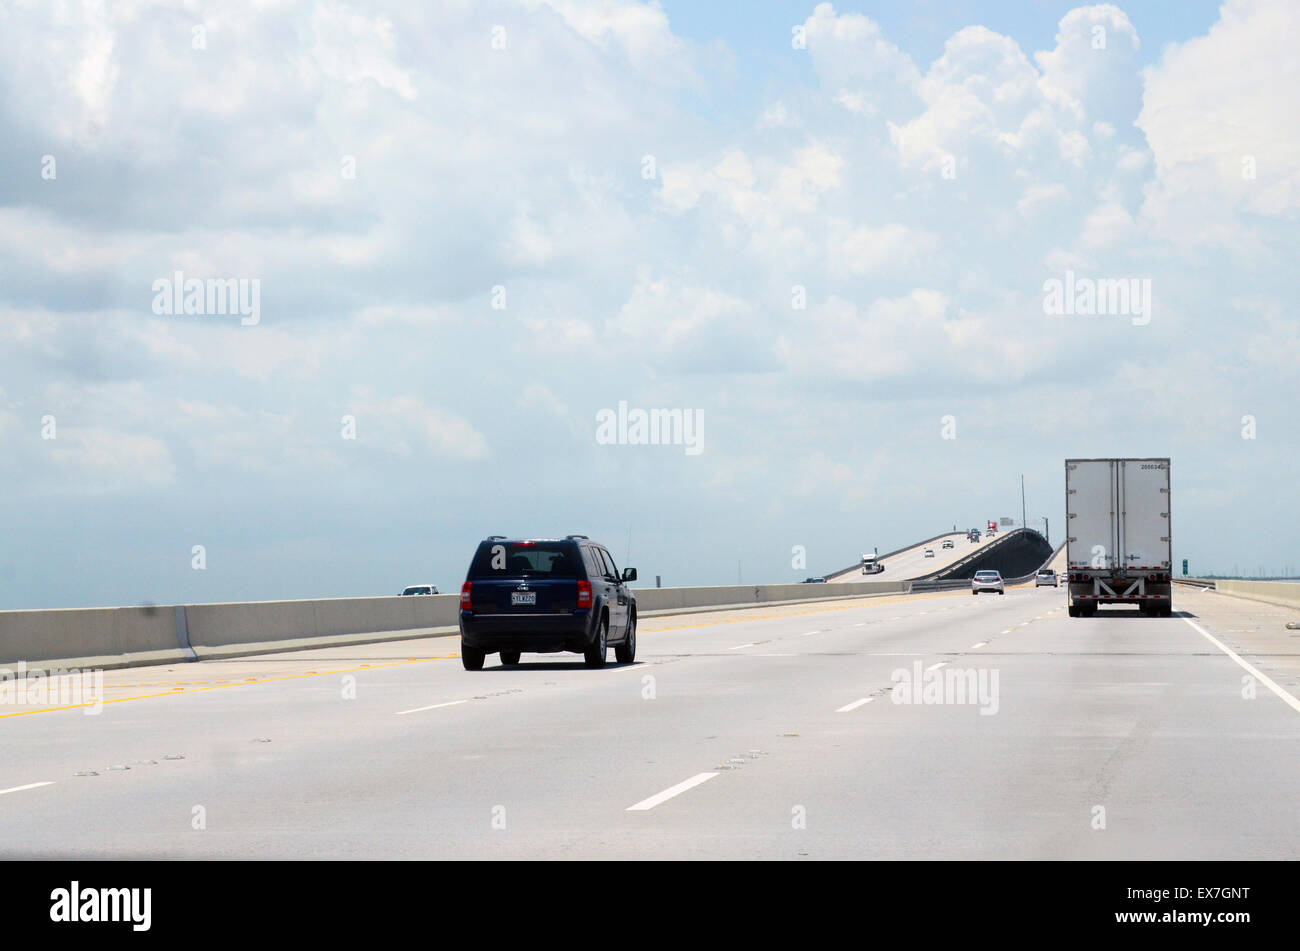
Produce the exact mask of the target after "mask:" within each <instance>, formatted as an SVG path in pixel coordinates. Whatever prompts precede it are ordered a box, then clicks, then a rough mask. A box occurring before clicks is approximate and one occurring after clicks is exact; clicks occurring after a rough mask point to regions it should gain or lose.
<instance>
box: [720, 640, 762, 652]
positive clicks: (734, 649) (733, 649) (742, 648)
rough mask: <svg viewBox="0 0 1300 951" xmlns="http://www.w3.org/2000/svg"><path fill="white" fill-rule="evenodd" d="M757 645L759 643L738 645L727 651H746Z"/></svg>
mask: <svg viewBox="0 0 1300 951" xmlns="http://www.w3.org/2000/svg"><path fill="white" fill-rule="evenodd" d="M757 643H758V642H757V641H750V642H749V643H748V644H737V645H736V646H735V647H728V648H727V650H731V651H738V650H744V649H745V648H746V647H753V646H754V645H755V644H757Z"/></svg>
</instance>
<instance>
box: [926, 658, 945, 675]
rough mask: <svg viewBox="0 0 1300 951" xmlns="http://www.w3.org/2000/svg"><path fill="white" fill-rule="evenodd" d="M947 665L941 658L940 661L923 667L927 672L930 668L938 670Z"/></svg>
mask: <svg viewBox="0 0 1300 951" xmlns="http://www.w3.org/2000/svg"><path fill="white" fill-rule="evenodd" d="M947 666H948V662H947V661H946V660H941V661H939V663H937V664H931V665H930V666H929V667H927V668H925V669H926V672H927V673H928V672H929V671H931V670H938V669H939V668H940V667H947Z"/></svg>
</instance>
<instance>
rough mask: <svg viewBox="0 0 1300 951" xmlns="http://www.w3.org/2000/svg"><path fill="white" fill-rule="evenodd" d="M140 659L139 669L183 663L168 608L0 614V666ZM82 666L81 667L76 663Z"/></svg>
mask: <svg viewBox="0 0 1300 951" xmlns="http://www.w3.org/2000/svg"><path fill="white" fill-rule="evenodd" d="M125 655H131V656H132V657H135V658H138V662H139V663H160V664H162V663H168V662H171V661H179V660H184V659H185V657H186V654H185V652H184V651H182V650H181V648H180V645H179V643H178V642H177V639H176V618H175V611H174V610H173V609H172V608H170V607H135V608H70V609H65V610H54V611H0V665H6V664H15V663H17V662H19V661H26V662H28V663H30V662H32V661H44V660H52V659H56V658H63V659H66V660H67V661H68V663H65V664H62V665H61V666H64V667H94V666H100V667H102V666H106V664H105V663H96V662H97V661H100V660H103V659H108V660H107V663H113V662H114V661H113V659H114V658H121V659H122V661H123V663H122V664H117V666H122V665H124V663H125ZM78 661H84V663H78Z"/></svg>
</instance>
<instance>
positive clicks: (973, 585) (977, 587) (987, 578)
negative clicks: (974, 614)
mask: <svg viewBox="0 0 1300 951" xmlns="http://www.w3.org/2000/svg"><path fill="white" fill-rule="evenodd" d="M981 591H996V592H997V593H998V594H1006V593H1007V589H1006V587H1005V586H1004V585H1003V583H1002V574H1001V572H997V571H977V572H975V577H974V578H971V579H970V593H971V594H979V593H980V592H981Z"/></svg>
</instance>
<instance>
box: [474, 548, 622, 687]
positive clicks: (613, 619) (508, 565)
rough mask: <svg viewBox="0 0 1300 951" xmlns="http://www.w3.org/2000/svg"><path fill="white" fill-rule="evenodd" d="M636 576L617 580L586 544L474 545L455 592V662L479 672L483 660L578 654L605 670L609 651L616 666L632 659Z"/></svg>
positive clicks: (602, 553) (605, 559)
mask: <svg viewBox="0 0 1300 951" xmlns="http://www.w3.org/2000/svg"><path fill="white" fill-rule="evenodd" d="M635 580H636V569H635V568H624V569H623V572H622V574H620V573H619V571H618V567H617V565H615V564H614V558H613V556H612V555H610V553H609V551H608V549H606V548H605V547H604V546H603V545H598V544H596V543H595V542H593V541H591V540H590V539H588V538H587V536H586V535H569V536H567V537H565V538H529V539H507V538H504V537H502V536H500V535H493V536H491V537H490V538H486V539H484V540H483V541H481V542H479V545H478V549H477V550H476V551H475V552H474V558H473V560H472V561H471V562H470V566H469V572H468V576H467V577H466V579H465V583H464V584H463V585H462V586H461V589H460V659H461V664H462V665H463V666H464V667H465V669H466V670H482V669H483V661H484V658H485V657H486V656H487V655H488V654H496V653H499V654H500V655H501V663H502V664H504V665H506V666H513V665H514V664H517V663H519V655H520V654H521V653H522V652H523V651H529V652H536V653H553V652H555V651H573V652H575V653H579V654H582V655H583V657H584V659H585V660H586V662H587V666H588V667H603V666H605V655H606V651H607V650H608V646H609V644H610V643H611V642H612V643H613V644H614V655H615V656H616V657H617V658H618V662H619V663H620V664H630V663H632V661H633V660H635V659H636V595H635V594H633V593H632V589H631V588H629V587H628V583H629V582H632V581H635Z"/></svg>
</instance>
